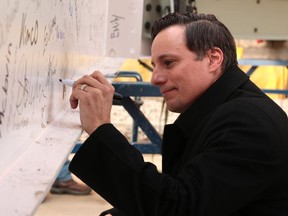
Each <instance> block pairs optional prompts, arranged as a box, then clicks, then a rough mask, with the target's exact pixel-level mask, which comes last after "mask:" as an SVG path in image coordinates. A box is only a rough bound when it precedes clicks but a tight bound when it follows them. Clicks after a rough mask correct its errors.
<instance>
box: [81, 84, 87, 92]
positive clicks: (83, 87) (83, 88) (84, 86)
mask: <svg viewBox="0 0 288 216" xmlns="http://www.w3.org/2000/svg"><path fill="white" fill-rule="evenodd" d="M87 86H88V85H87V84H82V85H81V86H80V90H82V91H85V88H86V87H87Z"/></svg>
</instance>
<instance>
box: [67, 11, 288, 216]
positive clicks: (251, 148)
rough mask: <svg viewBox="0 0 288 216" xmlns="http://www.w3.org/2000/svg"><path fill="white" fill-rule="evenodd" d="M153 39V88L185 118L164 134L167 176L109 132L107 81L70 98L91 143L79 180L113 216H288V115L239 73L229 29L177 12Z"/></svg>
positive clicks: (84, 150)
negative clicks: (96, 194)
mask: <svg viewBox="0 0 288 216" xmlns="http://www.w3.org/2000/svg"><path fill="white" fill-rule="evenodd" d="M152 38H153V44H152V48H151V54H152V56H151V57H152V64H153V66H154V70H153V75H152V80H151V82H152V84H154V85H157V86H159V87H160V91H161V93H162V94H163V97H164V99H165V101H166V103H167V107H168V108H169V110H171V111H173V112H179V113H181V114H180V116H179V118H178V119H177V120H176V121H175V123H174V124H172V125H167V126H165V130H164V135H163V150H162V157H163V163H162V169H163V173H159V172H158V171H157V169H156V167H155V166H154V165H153V164H151V163H145V162H144V161H143V158H142V155H141V153H140V152H138V151H137V150H136V149H135V148H134V147H133V146H131V145H130V144H129V142H128V141H127V140H126V138H125V137H124V136H123V135H122V134H121V133H120V132H119V131H118V130H117V129H116V128H115V127H114V126H113V125H112V124H111V123H110V110H111V106H112V96H113V93H114V88H113V86H111V85H110V84H109V82H108V81H107V80H106V79H105V78H104V77H103V75H101V73H99V72H94V73H93V74H92V75H91V76H84V77H83V78H81V79H79V80H78V81H77V82H76V84H75V85H74V88H73V92H72V95H71V98H70V103H71V107H72V108H76V107H77V105H78V103H79V108H80V118H81V122H82V126H83V128H84V129H85V130H86V131H87V132H88V134H89V135H90V137H89V138H88V139H87V141H86V142H85V143H84V144H83V146H82V147H81V149H80V150H79V151H78V152H77V154H76V155H75V156H74V158H73V160H72V162H71V165H70V169H71V171H72V172H73V173H74V174H75V175H77V176H78V177H79V178H80V179H82V180H83V181H84V182H85V183H87V184H88V185H89V186H90V187H91V188H92V189H94V190H95V191H96V192H98V193H99V194H100V195H101V196H102V197H103V198H105V199H106V200H107V201H108V202H110V203H111V204H112V205H113V206H114V207H115V209H112V210H110V211H107V212H106V213H110V215H111V214H112V215H129V216H130V215H137V216H140V215H141V216H142V215H145V216H154V215H155V216H156V215H157V216H159V215H165V216H169V215H171V216H172V215H173V216H182V215H183V216H184V215H185V216H186V215H191V216H192V215H193V216H198V215H201V216H214V215H217V216H218V215H219V216H228V215H229V216H256V215H261V216H268V215H269V216H272V215H273V216H284V215H285V216H287V215H288V137H287V134H288V133H287V132H288V121H287V115H286V113H285V112H284V111H283V110H281V108H280V107H278V105H276V104H275V103H274V102H273V101H272V100H271V99H270V98H268V97H267V96H266V95H265V94H264V93H263V92H262V91H261V90H260V89H259V88H257V87H256V86H255V85H254V84H253V83H252V82H251V81H250V80H249V77H248V76H247V75H246V74H245V73H244V72H242V71H241V70H240V69H239V68H238V66H237V60H236V48H235V42H234V39H233V37H232V36H231V34H230V32H229V30H228V29H227V28H226V27H225V26H224V25H223V24H222V23H221V22H219V21H218V20H217V19H216V18H215V17H214V16H213V15H196V14H191V13H185V14H178V13H173V14H169V15H167V16H166V17H164V18H161V19H160V20H158V21H156V22H155V23H154V25H153V30H152ZM106 213H105V214H106ZM105 214H102V215H105Z"/></svg>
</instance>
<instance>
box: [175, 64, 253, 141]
mask: <svg viewBox="0 0 288 216" xmlns="http://www.w3.org/2000/svg"><path fill="white" fill-rule="evenodd" d="M248 79H249V77H248V76H247V75H246V74H245V73H244V72H243V71H242V70H241V69H240V68H239V67H238V66H236V65H233V66H231V67H229V68H228V69H227V70H226V71H225V72H224V73H223V75H222V76H221V77H220V78H219V79H218V80H217V81H216V82H215V83H214V84H213V85H212V86H211V87H210V88H208V89H207V91H206V92H205V93H204V94H203V95H202V96H201V97H200V98H199V99H198V100H197V101H196V102H195V103H193V104H192V105H191V106H190V107H189V108H188V109H187V110H186V111H185V112H184V113H182V114H181V115H180V116H179V117H178V119H177V120H176V121H175V124H176V125H177V126H178V127H179V129H180V130H181V131H182V133H183V135H184V136H185V138H186V139H187V138H188V137H189V136H190V134H191V131H193V127H195V125H198V124H199V122H200V121H201V120H203V118H204V117H205V116H207V115H208V114H209V113H210V112H211V111H212V110H214V109H215V108H216V107H218V106H219V105H220V104H222V103H223V102H224V101H225V100H226V99H227V98H228V97H229V96H230V95H231V94H232V93H233V92H234V91H235V90H236V89H237V88H238V87H239V86H241V85H242V84H243V83H244V82H246V81H247V80H248ZM191 91H193V89H191Z"/></svg>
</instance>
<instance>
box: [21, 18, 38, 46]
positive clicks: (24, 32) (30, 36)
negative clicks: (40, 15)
mask: <svg viewBox="0 0 288 216" xmlns="http://www.w3.org/2000/svg"><path fill="white" fill-rule="evenodd" d="M37 41H38V20H36V21H35V24H34V26H33V27H31V28H30V29H29V28H27V26H26V14H25V13H23V14H22V24H21V33H20V41H19V48H20V47H21V46H22V45H27V44H28V43H30V45H31V46H33V45H35V44H37Z"/></svg>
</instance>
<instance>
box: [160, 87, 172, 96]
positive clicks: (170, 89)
mask: <svg viewBox="0 0 288 216" xmlns="http://www.w3.org/2000/svg"><path fill="white" fill-rule="evenodd" d="M174 90H175V88H169V89H163V90H162V89H161V94H162V95H165V94H167V93H169V92H172V91H174Z"/></svg>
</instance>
